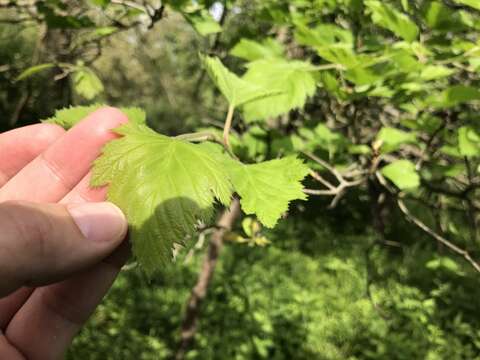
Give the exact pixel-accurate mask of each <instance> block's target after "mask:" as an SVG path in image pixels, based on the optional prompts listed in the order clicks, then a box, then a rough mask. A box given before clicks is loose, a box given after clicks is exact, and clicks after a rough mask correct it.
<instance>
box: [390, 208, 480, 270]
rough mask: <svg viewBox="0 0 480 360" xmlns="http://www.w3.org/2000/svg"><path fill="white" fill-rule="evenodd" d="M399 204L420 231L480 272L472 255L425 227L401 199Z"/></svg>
mask: <svg viewBox="0 0 480 360" xmlns="http://www.w3.org/2000/svg"><path fill="white" fill-rule="evenodd" d="M397 204H398V207H399V208H400V210H401V211H402V212H403V213H404V215H405V216H406V218H407V219H408V220H409V221H411V222H412V223H413V224H415V225H416V226H417V227H419V228H420V229H422V230H423V231H424V232H426V233H427V234H428V235H430V236H431V237H433V238H434V239H435V240H437V241H438V242H440V243H442V244H443V245H445V246H446V247H447V248H449V249H450V250H451V251H453V252H455V253H457V254H458V255H460V256H463V257H464V258H465V260H467V261H468V262H469V263H470V264H471V265H472V266H473V268H474V269H475V270H477V271H478V272H480V264H479V263H477V262H476V261H475V260H474V259H473V258H472V257H471V255H470V254H469V253H468V252H467V251H466V250H464V249H462V248H459V247H458V246H456V245H455V244H453V243H451V242H450V241H448V240H447V239H445V238H444V237H443V236H441V235H439V234H437V233H436V232H435V231H433V230H432V229H430V228H429V227H428V226H427V225H425V224H424V223H423V222H422V221H421V220H420V219H417V218H416V217H415V216H413V215H412V214H411V213H410V211H409V210H408V208H407V206H406V205H405V203H404V202H403V200H401V199H397Z"/></svg>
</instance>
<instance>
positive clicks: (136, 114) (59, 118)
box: [42, 104, 146, 130]
mask: <svg viewBox="0 0 480 360" xmlns="http://www.w3.org/2000/svg"><path fill="white" fill-rule="evenodd" d="M104 106H105V105H102V104H94V105H90V106H74V107H69V108H65V109H61V110H57V111H56V112H55V115H54V116H53V117H51V118H49V119H46V120H42V122H45V123H50V124H57V125H60V126H61V127H63V128H64V129H66V130H68V129H70V128H71V127H73V126H75V125H76V124H77V123H78V122H80V121H81V120H83V119H84V118H86V117H87V116H88V115H90V114H91V113H93V112H94V111H96V110H98V109H100V108H101V107H104ZM120 111H122V112H123V113H124V114H125V115H127V118H128V120H130V122H134V123H137V124H144V123H145V121H146V120H145V119H146V114H145V111H143V110H142V109H140V108H135V107H133V108H120Z"/></svg>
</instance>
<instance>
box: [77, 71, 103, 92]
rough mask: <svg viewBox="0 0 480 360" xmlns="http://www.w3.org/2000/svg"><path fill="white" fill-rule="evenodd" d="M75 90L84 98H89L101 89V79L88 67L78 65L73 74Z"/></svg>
mask: <svg viewBox="0 0 480 360" xmlns="http://www.w3.org/2000/svg"><path fill="white" fill-rule="evenodd" d="M73 82H74V86H75V90H76V91H77V93H78V94H80V95H81V96H83V97H84V98H85V99H88V100H91V99H93V98H94V97H95V96H97V95H98V94H99V93H101V92H102V91H103V84H102V81H101V80H100V79H99V78H98V76H97V75H96V74H95V73H94V72H93V71H92V70H91V69H89V68H87V67H84V66H81V67H78V68H77V70H76V71H75V73H74V75H73Z"/></svg>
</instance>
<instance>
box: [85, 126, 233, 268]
mask: <svg viewBox="0 0 480 360" xmlns="http://www.w3.org/2000/svg"><path fill="white" fill-rule="evenodd" d="M115 132H117V133H118V134H119V135H123V137H121V138H120V139H117V140H113V141H111V142H109V143H108V144H107V145H105V147H104V148H103V153H102V155H101V157H100V158H98V159H97V160H96V161H95V163H94V167H93V177H92V185H93V186H102V185H106V184H109V188H108V199H109V200H110V201H112V202H113V203H115V204H116V205H118V206H119V207H120V209H122V210H123V212H124V213H125V215H126V216H127V218H128V220H129V224H130V231H131V241H132V246H133V253H134V255H135V256H136V257H137V259H138V261H139V263H140V264H141V265H142V266H143V268H144V269H145V271H146V273H147V274H148V275H152V274H153V273H154V272H155V271H156V270H158V269H159V268H160V267H161V266H162V265H164V264H165V263H166V262H167V261H168V260H170V259H171V257H172V248H173V246H174V244H176V243H180V244H182V243H183V242H184V240H185V239H186V238H187V237H188V236H189V235H191V234H192V233H193V232H194V231H195V227H196V225H197V224H198V223H199V222H208V221H209V220H210V219H211V217H212V215H213V209H214V204H215V201H216V200H218V201H219V202H220V203H221V204H224V205H228V204H229V203H230V200H231V195H232V191H233V189H232V184H231V182H230V180H229V174H228V173H227V171H226V169H225V167H224V164H223V163H222V161H223V158H222V157H221V156H220V155H221V153H220V152H217V151H212V147H211V146H210V144H208V143H202V144H194V143H190V142H186V141H183V140H179V139H175V138H170V137H167V136H163V135H160V134H158V133H156V132H154V131H153V130H151V129H150V128H148V127H147V126H145V125H141V124H135V123H129V124H126V125H123V126H121V127H119V128H117V129H115Z"/></svg>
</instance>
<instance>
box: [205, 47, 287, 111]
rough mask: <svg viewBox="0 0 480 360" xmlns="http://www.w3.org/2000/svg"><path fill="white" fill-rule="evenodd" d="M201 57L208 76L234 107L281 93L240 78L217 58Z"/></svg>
mask: <svg viewBox="0 0 480 360" xmlns="http://www.w3.org/2000/svg"><path fill="white" fill-rule="evenodd" d="M200 57H201V60H202V62H203V66H204V67H205V69H206V70H207V73H208V75H209V76H210V78H211V79H212V81H213V82H214V83H215V85H216V86H217V87H218V89H219V90H220V91H221V93H222V94H223V96H225V98H226V99H227V101H228V103H229V104H230V106H232V107H237V106H240V105H243V104H247V103H249V102H251V101H254V100H257V99H261V98H265V97H269V96H273V95H277V94H278V93H279V91H278V90H273V91H272V90H271V88H270V87H269V86H259V85H257V84H255V83H254V82H249V81H247V80H244V79H241V78H239V77H238V76H237V75H236V74H234V73H233V72H231V71H230V70H228V69H227V68H226V67H225V66H224V65H223V64H222V62H221V61H220V60H219V59H218V58H216V57H210V56H203V55H200Z"/></svg>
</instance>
